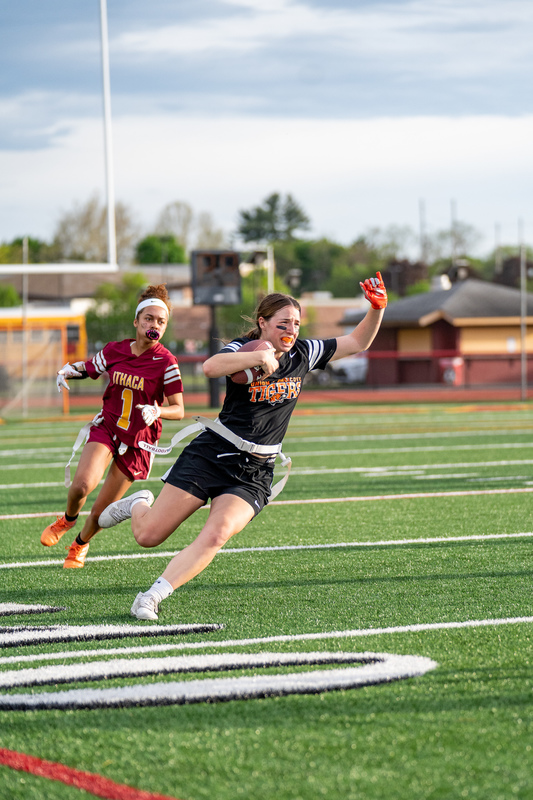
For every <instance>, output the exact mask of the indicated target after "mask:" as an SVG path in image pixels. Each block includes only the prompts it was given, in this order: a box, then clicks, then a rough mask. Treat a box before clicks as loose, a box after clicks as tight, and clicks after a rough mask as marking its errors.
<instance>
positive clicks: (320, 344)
mask: <svg viewBox="0 0 533 800" xmlns="http://www.w3.org/2000/svg"><path fill="white" fill-rule="evenodd" d="M249 341H250V339H247V338H246V337H242V338H239V339H234V340H233V341H232V342H230V343H229V344H227V345H226V346H225V347H223V348H222V350H221V351H220V352H221V353H234V352H235V351H237V350H238V349H239V348H240V347H241V346H242V345H243V344H245V343H246V342H249ZM336 349H337V340H336V339H297V340H296V342H295V343H294V345H293V346H292V348H291V350H290V351H289V352H288V353H284V354H283V355H282V356H281V358H280V361H279V368H278V369H277V370H276V372H273V373H272V375H270V376H269V377H268V378H265V379H264V380H257V381H253V382H252V383H249V384H238V383H233V381H232V380H231V378H229V377H228V378H226V397H225V400H224V404H223V406H222V410H221V412H220V414H219V419H220V421H221V422H222V423H223V424H224V425H226V426H227V427H228V428H229V429H230V430H232V431H233V432H234V433H237V434H238V435H239V436H241V437H242V438H243V439H247V440H248V441H250V442H255V443H256V444H280V443H281V442H282V441H283V437H284V436H285V433H286V432H287V428H288V426H289V421H290V418H291V414H292V412H293V410H294V407H295V405H296V402H297V400H298V397H299V396H300V392H301V390H302V386H303V380H304V377H305V375H306V374H307V373H308V372H309V370H312V369H324V367H325V366H326V364H327V363H328V361H330V360H331V359H332V357H333V356H334V354H335V351H336Z"/></svg>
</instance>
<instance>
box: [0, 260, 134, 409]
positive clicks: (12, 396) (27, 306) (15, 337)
mask: <svg viewBox="0 0 533 800" xmlns="http://www.w3.org/2000/svg"><path fill="white" fill-rule="evenodd" d="M118 271H119V267H118V265H116V264H107V263H92V264H89V263H88V264H79V263H77V264H68V263H67V264H0V276H2V277H5V278H9V277H10V276H17V275H22V276H23V281H22V305H21V306H17V307H7V308H0V416H7V415H18V414H22V416H23V417H25V416H27V415H28V413H29V410H30V408H31V410H32V412H33V413H35V412H38V411H42V410H44V411H48V412H49V411H50V410H53V411H56V412H59V413H64V414H68V412H69V410H70V401H69V393H68V392H67V391H62V392H61V394H60V393H59V392H58V391H57V387H56V381H55V378H56V373H57V370H58V369H60V368H61V367H62V366H63V364H65V363H66V362H67V361H80V360H85V359H86V358H87V334H86V328H85V310H86V309H84V308H81V307H80V304H72V303H69V304H68V305H67V304H63V305H60V304H59V303H58V302H56V303H54V304H52V303H40V304H37V303H30V302H29V299H28V297H29V294H30V292H29V283H30V281H31V276H32V275H58V274H59V275H61V274H63V275H72V274H74V275H76V274H79V275H81V274H83V275H86V274H89V273H91V274H93V273H100V274H101V275H102V282H104V281H105V280H106V277H107V275H109V273H112V272H118Z"/></svg>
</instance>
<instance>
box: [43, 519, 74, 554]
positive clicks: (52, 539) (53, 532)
mask: <svg viewBox="0 0 533 800" xmlns="http://www.w3.org/2000/svg"><path fill="white" fill-rule="evenodd" d="M76 522H77V520H74V522H67V520H66V519H65V515H64V514H63V516H61V517H58V518H57V519H56V521H55V522H52V524H51V525H48V527H47V528H45V529H44V531H43V532H42V534H41V544H44V546H45V547H52V545H53V544H57V543H58V541H59V540H60V539H61V537H62V536H63V534H64V533H66V532H67V531H69V530H70V529H71V528H73V527H74V525H75V524H76Z"/></svg>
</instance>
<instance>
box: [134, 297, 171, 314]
mask: <svg viewBox="0 0 533 800" xmlns="http://www.w3.org/2000/svg"><path fill="white" fill-rule="evenodd" d="M147 306H159V307H160V308H164V309H165V311H166V312H167V317H169V316H170V313H169V310H168V306H167V304H166V303H165V302H163V300H160V299H159V298H158V297H149V298H148V299H147V300H142V301H141V302H140V303H139V305H138V306H137V308H136V309H135V319H137V314H138V313H139V311H142V310H143V308H146V307H147Z"/></svg>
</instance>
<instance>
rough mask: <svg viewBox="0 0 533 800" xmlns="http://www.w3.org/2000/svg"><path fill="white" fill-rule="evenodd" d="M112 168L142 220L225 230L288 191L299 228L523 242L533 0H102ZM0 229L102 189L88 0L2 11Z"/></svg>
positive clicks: (33, 228) (345, 239)
mask: <svg viewBox="0 0 533 800" xmlns="http://www.w3.org/2000/svg"><path fill="white" fill-rule="evenodd" d="M107 6H108V28H109V56H110V79H111V94H112V98H111V106H112V117H113V153H114V169H113V174H114V180H115V193H116V198H117V200H121V201H122V202H124V203H126V204H127V205H128V206H129V207H130V208H131V210H132V211H133V213H134V215H135V217H136V219H137V220H138V221H139V223H140V224H141V226H142V229H143V232H145V233H146V232H148V231H149V230H150V227H151V226H153V224H154V221H155V219H156V217H157V215H158V213H159V212H160V211H161V209H162V208H163V207H164V206H165V204H167V203H169V202H172V201H174V200H182V201H185V202H187V203H189V204H190V205H191V206H192V208H193V209H194V211H195V212H197V213H198V212H201V211H208V212H210V213H211V214H212V216H213V218H214V220H215V223H216V225H217V226H218V227H221V228H223V229H224V230H225V231H226V232H227V233H228V234H230V233H231V232H233V231H235V228H236V225H237V220H238V212H239V210H241V209H248V208H250V207H252V206H254V205H258V204H259V203H261V202H262V200H263V199H264V198H265V197H266V196H267V195H269V194H271V193H272V192H274V191H278V192H281V193H284V194H285V193H291V194H292V195H293V196H294V197H295V198H296V200H297V201H298V202H299V203H300V204H301V205H302V206H303V208H304V209H305V211H306V212H307V214H308V215H309V216H310V218H311V221H312V230H311V231H310V232H309V234H308V235H312V236H316V237H319V236H328V237H330V238H332V239H334V240H336V241H338V242H341V243H343V244H349V243H350V242H351V241H353V240H354V239H355V238H357V237H358V236H359V235H361V234H362V233H364V232H365V231H366V230H367V229H369V228H370V227H374V226H378V227H382V228H383V227H387V226H389V225H400V226H403V225H409V226H411V227H412V228H413V229H414V230H415V231H418V230H419V228H420V222H421V209H422V210H423V218H424V220H425V225H426V228H427V231H428V232H429V233H432V232H434V231H437V230H442V229H444V228H448V227H449V226H450V223H451V216H452V208H454V209H455V213H456V217H457V219H458V220H460V221H462V222H466V223H469V224H471V225H473V226H475V227H476V228H477V229H478V230H479V231H480V233H481V234H482V235H483V239H482V240H481V241H480V245H479V253H480V254H484V253H487V252H488V251H489V250H491V249H492V248H493V247H494V244H495V241H496V240H499V241H500V242H501V243H504V244H507V243H508V244H515V243H516V241H517V237H518V230H519V224H520V223H519V221H520V220H521V221H522V225H523V230H524V234H525V238H526V240H527V241H528V243H531V244H533V203H532V189H533V147H532V143H533V107H532V101H533V92H532V89H531V87H532V85H533V75H532V62H533V57H532V55H533V25H532V23H533V3H531V0H505V2H501V0H498V2H496V0H388V2H381V1H380V0H149V2H146V0H107ZM0 36H1V47H0V186H1V191H0V241H10V240H11V239H12V238H14V237H15V236H22V235H25V234H28V235H30V236H36V237H40V238H43V239H45V240H47V241H49V240H50V239H51V238H52V236H53V233H54V229H55V225H56V223H57V220H58V218H59V216H60V215H61V213H63V212H64V211H67V210H70V209H71V208H72V207H73V205H74V203H76V202H78V203H82V202H85V201H86V200H88V199H89V198H90V197H91V196H92V195H94V194H98V195H99V196H100V198H101V199H102V200H103V201H105V168H104V128H103V101H102V78H101V49H100V3H99V0H16V2H5V3H2V4H1V7H0Z"/></svg>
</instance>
